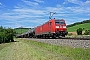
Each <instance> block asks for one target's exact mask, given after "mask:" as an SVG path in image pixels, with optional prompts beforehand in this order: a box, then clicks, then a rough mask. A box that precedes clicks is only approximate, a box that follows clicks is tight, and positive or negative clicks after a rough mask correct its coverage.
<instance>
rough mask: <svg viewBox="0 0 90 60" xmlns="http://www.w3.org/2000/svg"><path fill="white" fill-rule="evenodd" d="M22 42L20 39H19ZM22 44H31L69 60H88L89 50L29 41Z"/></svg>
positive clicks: (89, 59) (89, 57) (89, 56)
mask: <svg viewBox="0 0 90 60" xmlns="http://www.w3.org/2000/svg"><path fill="white" fill-rule="evenodd" d="M21 40H22V39H21ZM23 42H25V43H27V44H32V45H35V46H38V47H40V48H43V49H45V50H48V51H50V52H54V53H56V54H59V55H62V56H66V57H69V58H71V60H90V49H89V48H87V49H83V48H71V47H68V46H56V45H51V44H47V43H42V42H36V41H30V40H23Z"/></svg>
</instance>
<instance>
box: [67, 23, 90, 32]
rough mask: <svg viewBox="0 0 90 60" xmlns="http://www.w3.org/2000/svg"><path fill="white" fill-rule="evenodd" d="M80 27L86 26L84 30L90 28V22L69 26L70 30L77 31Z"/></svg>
mask: <svg viewBox="0 0 90 60" xmlns="http://www.w3.org/2000/svg"><path fill="white" fill-rule="evenodd" d="M78 28H84V30H87V29H88V30H90V23H84V24H79V25H76V26H73V27H69V28H68V32H75V31H76V30H77V29H78Z"/></svg>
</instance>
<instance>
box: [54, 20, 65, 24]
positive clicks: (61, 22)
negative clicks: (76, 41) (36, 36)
mask: <svg viewBox="0 0 90 60" xmlns="http://www.w3.org/2000/svg"><path fill="white" fill-rule="evenodd" d="M55 24H65V22H64V21H60V20H59V21H55Z"/></svg>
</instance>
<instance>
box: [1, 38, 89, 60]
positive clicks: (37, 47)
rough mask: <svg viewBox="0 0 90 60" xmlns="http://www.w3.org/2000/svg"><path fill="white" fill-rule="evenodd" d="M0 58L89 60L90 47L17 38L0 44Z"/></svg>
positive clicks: (2, 59) (11, 59) (12, 59)
mask: <svg viewBox="0 0 90 60" xmlns="http://www.w3.org/2000/svg"><path fill="white" fill-rule="evenodd" d="M0 60H90V49H89V48H87V49H83V48H71V47H69V46H57V45H53V44H47V43H43V42H37V41H32V40H26V39H20V38H19V39H15V42H11V43H5V44H4V43H3V44H0Z"/></svg>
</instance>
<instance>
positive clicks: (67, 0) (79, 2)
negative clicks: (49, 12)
mask: <svg viewBox="0 0 90 60" xmlns="http://www.w3.org/2000/svg"><path fill="white" fill-rule="evenodd" d="M69 2H70V3H74V4H78V5H82V4H83V2H82V1H80V0H66V1H65V2H63V4H67V3H69Z"/></svg>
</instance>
